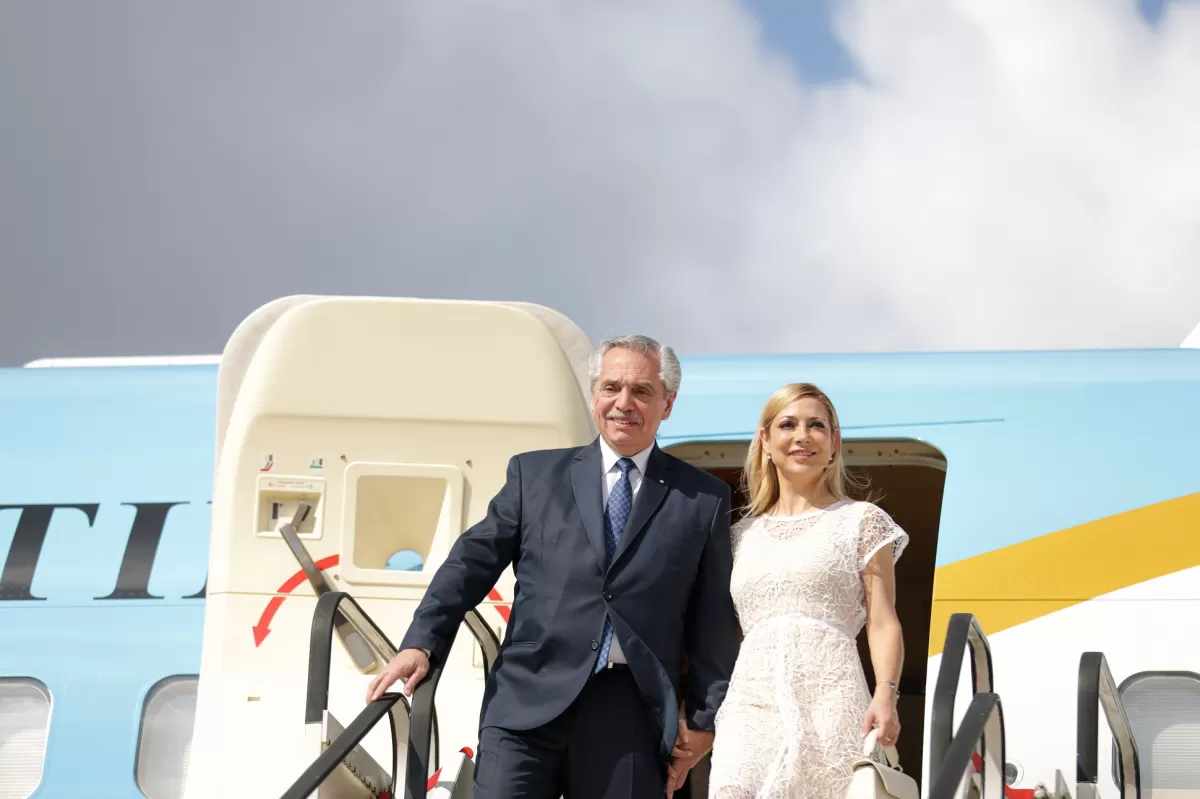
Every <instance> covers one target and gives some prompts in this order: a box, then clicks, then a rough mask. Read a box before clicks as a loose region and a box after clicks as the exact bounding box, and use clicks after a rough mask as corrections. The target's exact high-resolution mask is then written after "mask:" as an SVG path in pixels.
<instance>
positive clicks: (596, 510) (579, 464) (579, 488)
mask: <svg viewBox="0 0 1200 799" xmlns="http://www.w3.org/2000/svg"><path fill="white" fill-rule="evenodd" d="M603 471H604V469H603V459H602V458H601V457H600V441H599V439H597V440H596V441H593V442H592V443H591V444H590V445H589V446H586V447H583V448H582V449H580V450H579V453H578V454H576V456H575V462H574V463H572V464H571V485H572V487H573V488H574V489H575V505H576V506H577V507H578V508H579V516H580V518H581V519H583V529H584V531H585V532H587V537H588V540H589V541H591V542H592V549H593V550H595V552H596V562H597V563H598V564H600V568H602V569H603V568H604V559H605V558H604V494H603V491H602V489H601V487H600V486H601V483H600V481H601V480H602V479H603V474H602V472H603Z"/></svg>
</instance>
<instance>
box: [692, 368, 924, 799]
mask: <svg viewBox="0 0 1200 799" xmlns="http://www.w3.org/2000/svg"><path fill="white" fill-rule="evenodd" d="M844 468H845V467H844V465H843V460H842V447H841V435H840V431H839V428H838V419H837V412H836V411H835V410H834V407H833V403H831V402H830V401H829V398H828V397H826V396H825V394H824V393H822V392H821V390H820V389H818V388H817V387H816V386H813V385H809V384H806V383H796V384H792V385H788V386H784V387H783V388H781V389H779V390H778V391H777V392H775V394H774V395H772V396H771V398H770V399H769V400H767V404H766V406H765V407H764V408H763V412H762V417H761V420H760V423H759V430H758V436H757V438H756V439H755V441H754V442H753V444H752V445H751V447H750V452H749V455H748V456H747V459H746V465H745V480H746V489H747V493H748V495H749V497H750V501H749V509H748V513H747V515H746V517H745V518H744V519H742V520H741V521H740V522H738V523H737V524H736V525H735V526H734V527H733V529H732V531H731V532H732V535H733V552H734V563H733V575H732V581H731V590H732V593H733V599H734V603H735V605H736V607H737V613H738V618H739V620H740V622H741V625H742V631H743V636H744V637H743V642H742V647H741V652H740V654H739V656H738V661H737V665H736V666H735V668H734V671H733V677H732V679H731V681H730V684H729V691H728V694H727V695H726V698H725V701H724V703H723V704H722V705H721V709H720V711H719V713H718V714H717V719H716V739H715V741H714V748H713V756H712V772H711V776H710V778H709V786H710V787H709V796H710V797H713V799H741V798H742V797H745V798H746V799H767V798H768V797H790V798H791V799H795V798H796V797H807V798H808V799H842V797H844V796H845V792H846V788H847V786H848V784H849V779H850V776H851V769H852V766H853V763H854V761H855V760H856V759H857V758H858V757H860V756H861V753H862V741H863V739H864V737H865V736H866V734H867V733H868V732H869V731H870V730H871V729H872V728H873V727H877V728H878V729H879V742H880V743H882V744H887V745H894V744H895V742H896V738H897V736H898V735H899V733H900V722H899V719H898V718H897V714H896V698H897V695H896V686H897V683H898V681H899V679H900V668H901V664H902V662H903V659H904V651H903V649H904V645H903V640H902V638H901V630H900V622H899V620H898V619H897V618H896V610H895V572H894V569H893V565H894V563H895V560H896V559H897V558H898V557H899V556H900V554H901V552H902V551H903V550H904V547H905V545H906V544H907V543H908V535H907V534H906V533H905V532H904V531H903V530H901V529H900V528H899V527H898V526H897V525H896V524H895V523H894V522H893V521H892V519H891V518H890V517H889V516H888V515H887V514H886V513H885V512H884V511H882V510H880V509H879V508H878V507H876V506H875V505H873V504H871V503H869V502H856V501H853V500H851V499H850V498H849V497H848V496H847V495H846V491H845V484H846V479H847V478H846V474H845V470H844ZM864 626H865V627H866V630H867V641H868V644H869V645H870V650H871V662H872V665H873V666H874V670H875V675H876V684H875V685H873V686H871V687H870V688H868V686H867V684H866V679H865V677H864V672H863V667H862V663H861V662H860V661H859V657H858V649H857V646H856V644H855V638H856V637H857V635H858V633H859V631H860V630H862V629H863V627H864Z"/></svg>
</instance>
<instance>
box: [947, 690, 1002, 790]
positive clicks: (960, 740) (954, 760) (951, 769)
mask: <svg viewBox="0 0 1200 799" xmlns="http://www.w3.org/2000/svg"><path fill="white" fill-rule="evenodd" d="M980 743H982V744H983V747H982V748H983V751H985V752H987V753H989V755H988V756H987V757H984V758H983V774H982V775H981V777H982V783H983V784H982V786H981V787H982V791H981V796H982V797H983V799H987V797H988V796H995V797H997V799H1002V798H1003V796H1004V710H1003V708H1002V707H1001V705H1000V695H999V694H997V693H993V692H991V691H986V692H980V693H977V694H975V696H973V697H971V704H969V705H968V706H967V712H966V714H965V715H964V716H963V720H962V724H960V725H959V727H958V732H957V733H956V734H955V735H954V738H953V739H952V740H951V742H950V746H949V747H947V749H946V752H945V753H944V756H943V759H942V763H941V767H940V768H938V769H935V770H933V771H932V773H933V775H934V778H933V787H932V788H930V790H929V799H956V797H957V796H958V794H959V787H960V786H961V785H962V780H963V777H964V776H965V775H966V774H967V773H968V771H969V770H974V768H975V765H974V762H973V757H974V755H975V751H976V749H977V748H979V745H980Z"/></svg>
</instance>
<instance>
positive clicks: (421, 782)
mask: <svg viewBox="0 0 1200 799" xmlns="http://www.w3.org/2000/svg"><path fill="white" fill-rule="evenodd" d="M463 622H464V624H466V626H467V629H468V630H470V631H471V634H472V635H473V636H474V637H475V639H476V640H477V641H478V642H479V646H480V649H481V650H482V652H483V658H484V674H485V677H486V675H488V674H490V673H491V670H492V668H493V667H494V665H495V662H496V658H497V657H498V655H499V650H500V644H499V641H498V639H497V638H496V634H495V633H494V632H492V629H491V628H490V627H489V626H488V625H487V623H486V622H485V621H484V620H483V616H481V615H480V613H479V611H478V610H476V609H474V608H472V609H471V610H470V611H468V612H467V614H466V616H465V617H464V619H463ZM339 624H347V625H349V626H350V627H352V628H353V632H354V633H356V634H357V635H358V636H361V639H362V640H363V641H364V642H365V643H366V645H367V646H368V647H369V648H370V650H371V651H372V653H373V655H374V657H375V659H376V661H377V662H383V663H386V662H387V661H389V660H391V658H392V657H393V656H394V655H395V654H396V651H397V650H396V647H395V646H394V645H393V644H392V642H391V640H389V639H388V637H387V634H386V633H384V632H383V630H382V629H380V628H379V626H378V625H377V624H375V622H374V621H373V620H372V619H371V617H370V616H369V615H368V614H367V613H366V611H364V610H363V609H362V607H361V606H359V604H358V602H357V601H355V599H354V597H352V596H350V594H348V593H346V592H344V591H328V592H325V593H322V594H321V596H320V597H319V598H318V599H317V606H316V609H315V610H314V611H313V621H312V629H311V633H310V637H309V664H308V691H307V699H306V702H305V708H304V720H305V723H306V724H307V723H313V722H317V723H319V722H320V721H321V720H322V718H323V716H324V713H325V711H326V709H327V708H328V706H329V677H330V668H331V661H332V654H333V631H334V629H335V627H337V626H338V625H339ZM441 675H442V666H441V665H440V664H436V663H431V664H430V667H429V673H428V674H426V675H425V678H424V679H423V680H422V681H421V682H420V684H418V685H417V687H416V689H415V690H414V691H413V694H412V701H411V704H410V703H409V702H408V701H407V700H406V699H405V698H404V696H403V695H402V694H385V695H384V696H383V697H381V698H380V699H377V700H375V701H374V702H371V703H370V704H368V705H367V707H366V708H364V709H363V710H362V711H361V712H360V713H359V714H358V716H356V717H355V719H354V721H353V722H351V724H350V725H349V726H348V727H347V728H346V730H345V732H343V733H342V734H341V735H339V736H338V737H337V739H336V740H335V741H333V742H331V744H330V746H329V748H327V749H326V750H325V751H324V752H322V753H321V756H320V757H318V759H317V760H316V761H314V763H313V764H312V765H311V766H310V767H309V768H308V769H306V770H305V772H304V774H302V775H301V777H300V778H299V779H297V781H296V782H295V783H294V784H293V785H292V787H291V788H290V789H289V793H286V794H284V799H293V797H294V799H301V797H307V796H309V795H310V794H311V793H312V791H314V790H315V789H316V787H317V786H319V785H320V784H321V782H322V781H323V780H324V779H325V778H326V777H328V776H329V774H330V773H331V772H332V770H333V769H334V768H336V767H337V764H338V763H339V762H340V761H341V760H342V758H344V757H346V756H347V755H348V754H349V753H350V752H351V751H353V749H354V747H355V746H357V745H358V743H359V742H360V741H361V740H362V739H363V738H364V737H366V735H367V734H368V733H369V732H370V730H371V728H372V727H373V726H374V725H375V724H376V723H378V721H379V720H380V719H381V718H383V716H384V714H385V713H387V712H389V711H390V712H391V713H392V716H393V717H392V724H391V726H392V770H391V774H392V783H393V785H392V790H393V791H394V790H395V784H396V783H397V775H396V757H395V753H396V751H397V743H398V741H397V740H396V726H397V724H396V722H397V720H396V718H395V713H396V707H397V706H399V707H402V708H403V709H404V711H406V712H407V714H408V717H409V718H408V725H407V726H408V741H407V752H408V754H407V757H406V760H405V775H404V799H417V797H424V796H425V795H426V793H427V790H428V788H427V783H428V779H429V776H428V775H429V774H430V772H431V771H435V770H436V769H437V768H438V767H439V763H438V760H439V759H440V757H439V752H438V751H437V735H438V732H437V710H436V707H435V704H434V696H435V694H436V692H437V685H438V682H439V681H440V679H441ZM390 697H395V698H392V699H390V701H388V702H387V703H386V707H384V708H383V709H380V707H379V705H380V703H382V702H384V700H385V699H388V698H390ZM368 720H369V721H368ZM331 752H335V753H338V756H337V757H334V755H333V754H330V753H331ZM431 759H432V760H433V768H432V769H431V768H430V761H431Z"/></svg>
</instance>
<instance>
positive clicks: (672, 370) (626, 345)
mask: <svg viewBox="0 0 1200 799" xmlns="http://www.w3.org/2000/svg"><path fill="white" fill-rule="evenodd" d="M618 347H620V348H621V349H626V350H633V351H634V352H639V353H641V354H642V355H654V356H656V357H657V358H658V377H659V379H660V380H662V381H663V385H664V386H666V388H667V393H668V394H674V393H675V392H677V391H679V383H680V380H681V379H682V376H683V370H682V369H681V368H680V366H679V359H678V358H676V357H675V350H673V349H671V348H670V347H667V346H664V345H662V344H659V343H658V342H657V341H655V340H654V339H652V338H650V337H649V336H640V335H636V334H634V335H627V336H612V337H611V338H606V339H604V341H602V342H600V346H599V347H597V348H596V351H595V352H593V353H592V357H591V359H590V360H589V361H588V377H589V379H590V385H591V388H592V390H593V391H594V390H595V388H596V380H598V379H599V378H600V362H601V361H603V360H604V356H605V355H607V354H608V351H609V350H611V349H616V348H618Z"/></svg>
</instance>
